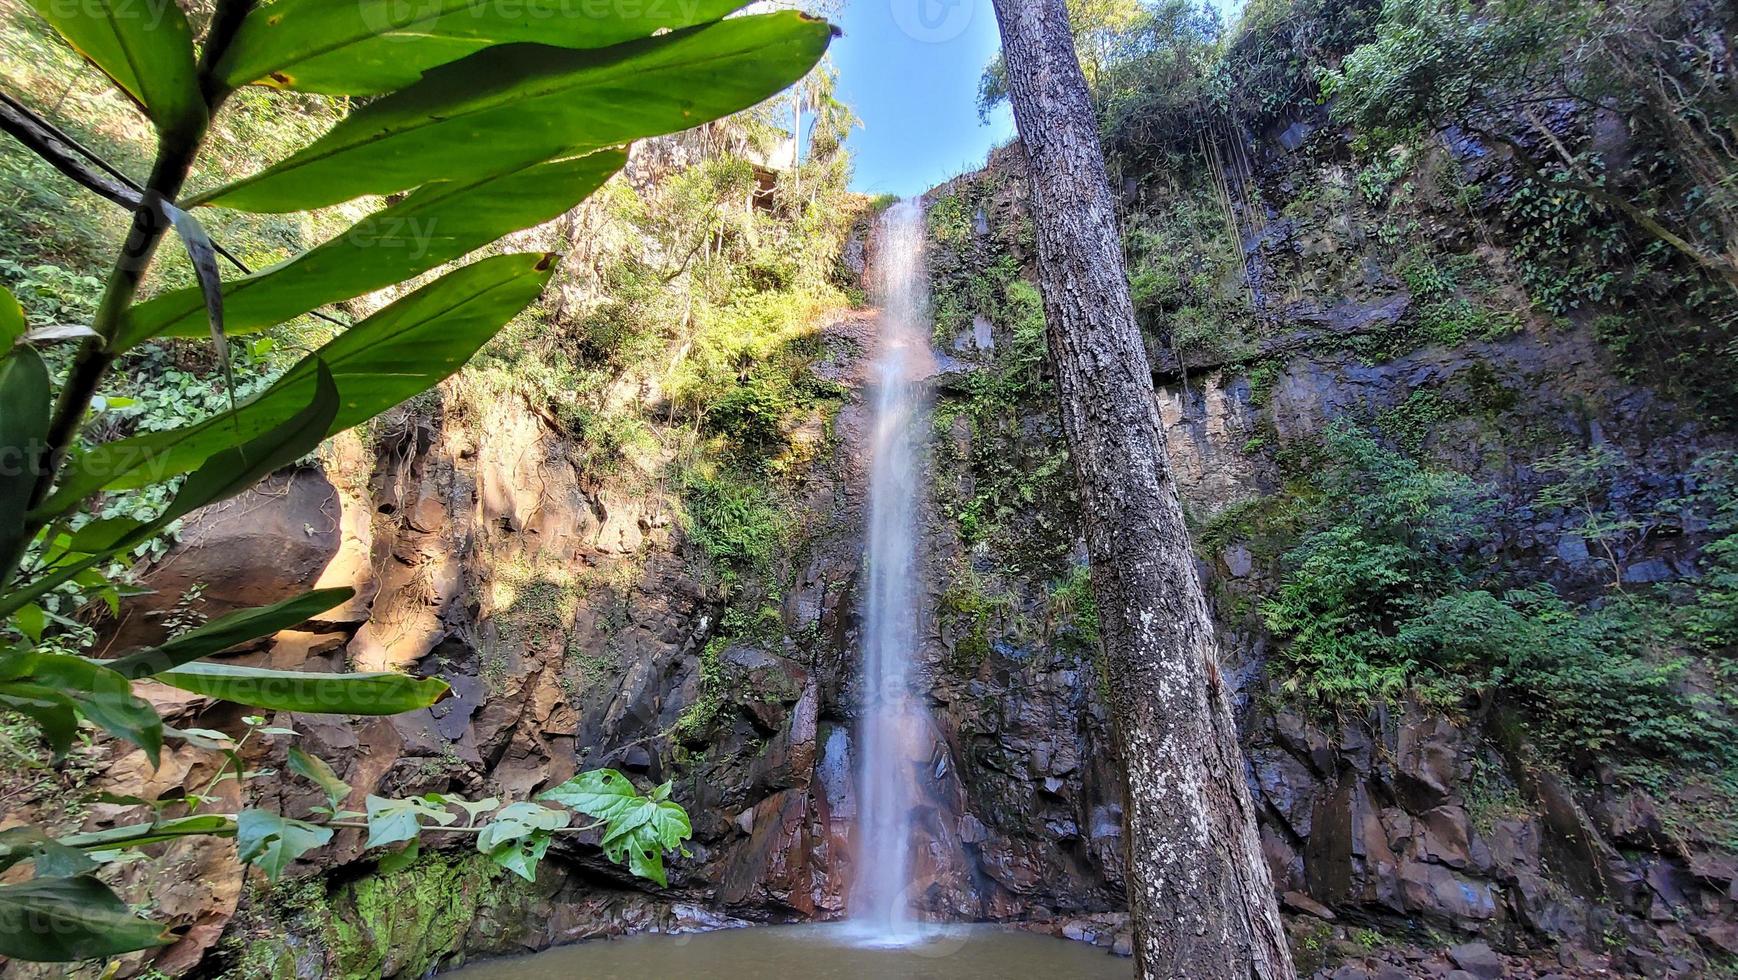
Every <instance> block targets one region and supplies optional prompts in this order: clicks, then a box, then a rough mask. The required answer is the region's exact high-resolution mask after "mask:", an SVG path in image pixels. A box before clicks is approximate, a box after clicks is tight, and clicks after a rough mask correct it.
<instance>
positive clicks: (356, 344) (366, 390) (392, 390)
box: [39, 254, 555, 514]
mask: <svg viewBox="0 0 1738 980" xmlns="http://www.w3.org/2000/svg"><path fill="white" fill-rule="evenodd" d="M554 269H555V262H554V258H553V256H548V255H537V254H517V255H502V256H497V257H494V258H488V259H483V260H482V261H480V262H475V263H472V264H471V265H468V266H465V267H464V268H462V269H459V270H456V271H454V272H450V273H448V274H447V275H445V276H443V277H441V278H440V279H437V280H435V281H434V282H432V283H429V284H428V285H426V286H424V287H422V288H421V289H418V290H417V291H416V292H414V293H411V294H410V295H409V296H406V297H404V298H403V299H400V300H398V301H397V302H395V303H393V304H392V305H390V306H388V307H386V308H385V309H383V310H381V311H380V312H378V313H376V314H374V315H373V316H371V317H369V318H368V319H366V320H363V321H362V322H361V323H358V324H356V325H355V326H353V327H351V328H350V329H349V330H346V331H344V332H343V333H341V334H339V335H338V336H337V337H335V338H333V339H332V340H331V341H330V342H329V343H327V344H326V345H325V346H324V347H321V348H320V349H319V350H318V351H316V352H314V354H313V355H311V356H309V357H307V358H304V359H303V360H302V361H300V362H299V363H297V364H296V365H295V366H293V367H291V368H290V369H289V370H288V371H286V372H285V373H284V375H283V377H281V378H279V379H278V381H277V382H276V383H275V384H273V385H272V386H271V387H270V388H268V389H266V390H265V391H264V392H262V393H261V394H260V395H259V397H257V398H255V399H253V400H252V401H250V402H248V403H246V404H244V405H242V406H240V407H239V408H237V409H236V410H235V411H234V412H227V413H224V414H222V415H217V416H214V417H212V418H210V419H207V420H205V421H203V422H198V423H195V424H193V425H190V426H186V427H184V428H180V429H172V430H170V431H167V432H150V433H145V434H142V435H138V436H134V437H133V438H130V439H122V440H119V441H116V442H110V443H105V444H103V445H101V446H97V447H96V448H94V449H92V450H90V451H89V452H87V453H84V454H81V455H79V456H76V457H74V458H73V459H72V460H70V461H69V462H68V463H67V467H66V470H65V471H64V472H63V474H62V477H61V481H60V485H59V487H58V488H57V489H56V491H55V493H54V495H53V496H52V497H51V498H50V499H49V501H48V502H47V503H45V504H44V505H43V506H42V507H41V508H40V509H39V512H40V513H42V514H55V513H60V512H61V511H64V510H67V509H70V508H71V507H73V506H74V505H76V504H77V503H78V502H79V501H80V500H82V499H84V498H85V497H86V496H89V495H90V494H91V493H94V492H95V491H97V490H100V489H104V488H108V489H132V488H137V487H141V486H146V485H148V484H151V483H155V482H157V481H160V480H164V479H167V478H168V477H171V476H174V475H175V474H177V473H184V472H186V471H188V470H190V469H192V468H193V467H195V466H198V465H199V464H200V463H201V462H203V461H204V460H205V459H206V458H207V457H209V456H210V455H211V454H213V453H215V452H218V451H219V450H221V449H223V448H224V447H225V446H229V445H232V444H234V442H235V441H236V440H237V439H238V438H251V437H252V436H253V435H254V434H256V433H260V432H266V431H269V430H270V429H271V428H272V427H273V426H276V425H279V424H281V423H282V422H283V421H284V420H285V419H287V418H289V417H290V416H291V415H292V414H294V412H295V411H296V410H297V409H299V408H301V407H302V406H304V405H306V404H307V403H308V398H309V397H310V395H311V393H312V389H313V388H314V383H315V377H316V371H317V367H318V365H319V364H321V363H324V364H325V365H326V366H327V367H328V368H329V369H330V370H331V372H332V378H333V380H334V381H335V383H336V384H337V385H338V397H339V401H340V407H339V410H338V415H337V417H336V418H335V419H334V420H333V422H332V424H331V426H330V427H329V428H328V434H334V433H337V432H341V431H343V430H344V429H347V428H349V427H350V426H352V425H355V424H357V423H358V422H362V421H365V420H367V419H369V418H372V417H373V416H374V415H376V414H378V413H380V412H382V411H385V410H386V409H388V408H391V407H392V406H394V405H397V404H398V403H400V402H402V401H404V400H405V399H407V398H410V397H412V396H414V395H417V394H420V393H421V392H423V391H425V390H427V389H428V388H431V387H433V386H434V385H435V384H438V383H439V382H440V381H441V379H443V378H445V377H447V376H448V375H450V374H452V373H453V372H454V371H457V370H458V369H459V368H460V367H462V366H464V363H465V361H467V360H469V359H470V356H471V355H472V354H474V353H476V351H477V348H479V347H481V346H482V345H483V344H484V343H485V342H487V341H488V339H489V338H490V337H492V336H494V335H495V333H496V331H498V330H500V328H501V327H502V326H503V325H504V324H505V323H506V322H507V321H508V320H510V319H512V318H513V317H514V316H515V315H516V314H518V312H519V311H520V310H522V309H524V308H525V307H526V306H528V305H529V304H530V303H531V302H532V301H533V300H535V299H536V298H537V295H538V294H539V293H540V292H542V291H543V285H544V283H545V282H547V281H548V279H549V276H550V275H552V274H553V272H554Z"/></svg>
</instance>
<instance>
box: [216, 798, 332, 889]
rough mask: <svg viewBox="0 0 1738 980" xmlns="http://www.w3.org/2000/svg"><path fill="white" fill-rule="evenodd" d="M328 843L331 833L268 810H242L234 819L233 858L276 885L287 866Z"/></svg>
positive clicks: (322, 828) (323, 828)
mask: <svg viewBox="0 0 1738 980" xmlns="http://www.w3.org/2000/svg"><path fill="white" fill-rule="evenodd" d="M331 840H332V831H331V830H330V829H328V828H326V827H317V826H315V825H313V824H311V823H308V822H307V821H305V820H291V819H289V818H287V817H284V816H282V815H280V814H276V813H272V812H271V811H269V810H243V811H241V813H239V814H237V815H236V821H235V847H236V854H237V856H239V857H240V858H241V860H242V862H243V863H245V864H252V865H256V866H258V867H259V868H260V869H261V870H263V871H264V872H265V873H266V877H267V878H269V879H271V880H273V881H276V880H277V879H278V876H279V875H282V874H283V873H284V869H286V868H288V867H289V866H290V864H291V862H293V861H295V860H296V859H297V858H299V857H301V856H302V855H304V854H306V853H308V852H309V851H311V850H313V849H314V848H316V847H324V846H325V845H326V844H328V843H330V842H331Z"/></svg>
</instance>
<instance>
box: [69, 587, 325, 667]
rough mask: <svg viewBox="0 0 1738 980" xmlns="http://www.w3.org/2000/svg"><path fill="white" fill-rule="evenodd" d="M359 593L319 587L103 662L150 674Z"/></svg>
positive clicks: (277, 627) (269, 630) (274, 629)
mask: <svg viewBox="0 0 1738 980" xmlns="http://www.w3.org/2000/svg"><path fill="white" fill-rule="evenodd" d="M355 594H356V593H355V591H354V590H353V589H348V588H341V589H319V590H316V591H314V592H304V593H302V594H301V595H299V596H295V597H294V598H290V599H285V600H284V601H282V602H277V603H273V604H272V605H269V606H261V607H260V608H258V609H242V610H239V611H237V612H232V613H230V614H229V615H227V616H222V617H219V618H218V619H214V620H212V621H211V622H209V623H206V624H205V625H203V626H200V627H198V628H196V629H191V630H188V631H187V632H185V633H183V634H181V635H180V636H177V637H175V638H174V639H173V640H170V641H168V642H167V643H164V644H163V645H162V646H156V647H146V648H144V649H140V650H134V651H132V652H131V653H128V654H127V655H126V656H123V657H117V658H115V659H114V660H107V661H103V666H105V667H107V668H109V669H110V670H112V671H114V672H116V673H118V674H120V675H122V676H124V677H133V678H137V677H149V676H150V675H152V674H155V673H159V672H161V671H165V670H170V669H173V668H175V667H179V666H181V665H182V664H186V663H192V662H193V661H195V660H198V659H199V658H200V657H204V656H209V655H210V654H213V653H217V652H218V651H220V650H227V649H229V648H230V647H233V646H237V645H239V644H242V643H246V642H248V641H250V640H257V639H259V638H260V637H262V636H270V635H272V634H273V633H276V632H277V631H279V630H286V629H289V628H291V627H292V626H297V625H300V624H301V623H303V622H305V621H307V620H308V618H309V617H312V616H316V615H318V614H320V613H323V612H325V611H326V610H328V609H331V608H332V607H333V606H336V605H339V604H340V603H343V602H347V601H349V599H350V598H351V597H352V596H354V595H355Z"/></svg>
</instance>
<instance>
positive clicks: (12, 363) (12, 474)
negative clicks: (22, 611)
mask: <svg viewBox="0 0 1738 980" xmlns="http://www.w3.org/2000/svg"><path fill="white" fill-rule="evenodd" d="M0 298H3V299H10V298H11V297H10V296H7V297H0ZM52 397H53V395H52V394H51V392H50V390H49V383H48V368H47V367H46V366H45V365H44V364H43V363H42V358H41V357H40V356H39V355H38V354H37V353H36V351H35V350H34V349H33V348H30V347H18V348H17V349H15V350H13V351H12V352H11V354H10V355H8V354H6V353H5V352H4V351H0V584H4V582H5V579H6V577H7V576H8V575H9V574H10V573H11V572H12V568H13V566H14V564H15V563H16V562H17V561H18V558H19V556H20V555H22V554H23V553H24V544H25V542H24V512H25V511H26V510H28V509H29V506H30V494H31V492H32V491H33V490H34V489H35V487H36V474H37V466H36V465H35V463H36V459H37V454H38V453H39V452H40V450H41V447H42V444H43V438H44V436H46V435H47V433H48V415H49V404H50V400H51V399H52Z"/></svg>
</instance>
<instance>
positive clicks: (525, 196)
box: [116, 150, 627, 349]
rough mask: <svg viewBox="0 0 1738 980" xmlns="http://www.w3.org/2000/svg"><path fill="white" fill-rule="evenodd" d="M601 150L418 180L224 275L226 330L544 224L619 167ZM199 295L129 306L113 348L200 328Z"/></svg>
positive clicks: (357, 291) (337, 298) (251, 326)
mask: <svg viewBox="0 0 1738 980" xmlns="http://www.w3.org/2000/svg"><path fill="white" fill-rule="evenodd" d="M626 159H627V156H626V154H624V153H622V152H621V151H619V150H606V151H600V152H597V153H592V154H589V155H587V156H582V157H577V158H574V159H568V160H559V161H556V162H553V163H539V164H537V165H535V166H530V167H525V168H522V169H519V170H514V171H511V172H508V173H501V174H494V175H491V176H487V177H483V178H481V179H478V180H469V181H467V180H442V181H436V182H434V183H430V184H425V185H423V186H422V187H420V188H418V189H417V190H416V191H415V192H414V193H413V194H411V195H410V196H409V197H407V198H405V199H404V200H402V201H400V202H398V203H397V204H394V205H392V206H391V207H388V208H386V209H385V210H382V211H378V212H376V213H374V214H372V215H370V216H368V217H366V218H363V219H362V220H361V221H359V222H357V223H356V225H355V226H354V227H352V228H351V229H350V230H348V231H346V232H344V233H342V234H340V235H338V236H337V237H335V238H333V239H331V240H330V241H328V242H326V243H325V244H323V245H320V246H317V247H315V248H313V249H310V250H308V251H307V252H304V253H302V254H301V255H298V256H296V257H295V258H292V259H290V260H289V261H288V262H285V263H284V264H282V265H278V266H274V267H272V268H270V269H265V270H262V271H260V272H256V273H254V274H253V275H250V276H246V277H244V278H241V279H235V280H231V281H230V282H228V283H225V284H224V287H223V303H224V321H225V329H226V330H227V332H228V333H229V334H230V335H231V336H233V335H236V334H242V333H246V332H248V331H251V330H261V329H264V328H266V327H270V326H274V325H276V324H279V323H282V322H284V321H286V320H289V319H291V318H293V317H296V316H299V315H301V314H303V313H306V312H308V311H309V310H312V309H315V308H317V307H320V306H323V305H325V304H328V303H336V302H341V301H343V300H347V299H350V298H352V297H356V296H361V295H363V294H365V293H370V292H373V291H375V290H377V289H381V288H384V287H386V286H390V285H392V284H393V283H397V282H401V281H403V280H405V279H408V278H409V277H411V276H414V275H417V274H419V273H422V272H426V271H428V270H429V269H433V268H435V267H436V266H440V265H445V264H446V263H448V262H451V261H453V260H455V259H458V258H461V257H463V256H465V255H468V254H470V253H471V252H473V251H475V250H476V249H479V248H481V247H483V246H485V245H487V244H489V243H490V242H493V241H495V240H496V239H498V238H500V237H501V236H503V235H506V234H510V233H512V232H515V231H520V230H522V229H525V228H530V227H533V226H535V225H539V224H542V223H543V222H545V221H549V220H551V219H553V218H555V217H557V216H559V215H562V214H565V213H566V212H567V211H568V210H570V209H571V208H573V207H574V206H575V205H577V204H578V203H579V202H580V201H583V200H585V198H586V197H588V196H589V195H590V194H591V193H592V192H593V191H595V190H596V189H597V188H598V187H599V186H601V185H602V184H603V182H604V181H605V180H608V179H609V176H610V175H611V174H613V173H615V172H616V171H617V170H619V169H621V166H622V164H623V163H624V162H625V161H626ZM200 303H201V295H200V292H199V290H198V289H195V288H188V289H178V290H175V291H173V292H170V293H167V294H165V295H163V296H159V297H157V298H156V299H153V300H151V301H150V302H148V303H144V304H142V305H140V306H136V307H134V308H133V309H132V311H131V312H130V313H129V314H128V316H127V321H126V322H125V323H124V324H123V325H122V327H121V330H120V335H119V339H118V340H117V341H116V345H117V347H119V348H120V349H125V348H127V347H130V346H132V345H133V344H136V343H138V342H139V341H142V340H145V339H147V338H150V337H163V336H170V337H195V336H198V335H199V334H200V331H201V329H202V323H201V319H200V316H199V314H200V310H201V306H200Z"/></svg>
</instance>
